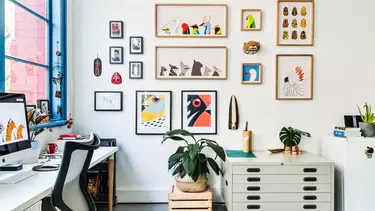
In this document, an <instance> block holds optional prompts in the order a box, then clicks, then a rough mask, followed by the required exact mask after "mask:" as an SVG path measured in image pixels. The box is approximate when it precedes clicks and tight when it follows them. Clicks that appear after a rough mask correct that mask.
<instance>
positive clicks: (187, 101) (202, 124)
mask: <svg viewBox="0 0 375 211" xmlns="http://www.w3.org/2000/svg"><path fill="white" fill-rule="evenodd" d="M181 96H182V97H181V106H182V108H181V128H182V129H185V130H187V131H189V132H191V133H192V134H198V135H214V134H217V92H216V91H211V90H210V91H208V90H207V91H206V90H197V91H182V92H181Z"/></svg>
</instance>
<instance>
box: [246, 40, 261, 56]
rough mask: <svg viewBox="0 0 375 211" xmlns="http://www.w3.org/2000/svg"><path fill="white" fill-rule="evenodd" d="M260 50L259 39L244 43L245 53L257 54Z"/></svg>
mask: <svg viewBox="0 0 375 211" xmlns="http://www.w3.org/2000/svg"><path fill="white" fill-rule="evenodd" d="M259 50H260V43H259V42H257V41H250V42H245V43H244V44H243V52H244V53H245V54H256V53H258V51H259Z"/></svg>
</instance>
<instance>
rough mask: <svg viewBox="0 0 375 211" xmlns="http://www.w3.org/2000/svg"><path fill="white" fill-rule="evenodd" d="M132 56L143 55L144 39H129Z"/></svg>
mask: <svg viewBox="0 0 375 211" xmlns="http://www.w3.org/2000/svg"><path fill="white" fill-rule="evenodd" d="M129 45H130V46H129V49H130V50H129V51H130V54H143V37H130V38H129Z"/></svg>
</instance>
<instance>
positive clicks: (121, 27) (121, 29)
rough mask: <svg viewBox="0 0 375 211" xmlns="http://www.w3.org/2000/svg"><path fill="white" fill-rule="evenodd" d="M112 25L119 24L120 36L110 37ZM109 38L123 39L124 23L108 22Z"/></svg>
mask: <svg viewBox="0 0 375 211" xmlns="http://www.w3.org/2000/svg"><path fill="white" fill-rule="evenodd" d="M112 23H120V24H121V26H120V32H121V36H119V37H114V36H112ZM109 38H110V39H124V22H123V21H109Z"/></svg>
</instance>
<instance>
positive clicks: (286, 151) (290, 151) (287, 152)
mask: <svg viewBox="0 0 375 211" xmlns="http://www.w3.org/2000/svg"><path fill="white" fill-rule="evenodd" d="M285 154H292V148H291V147H289V146H285Z"/></svg>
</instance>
